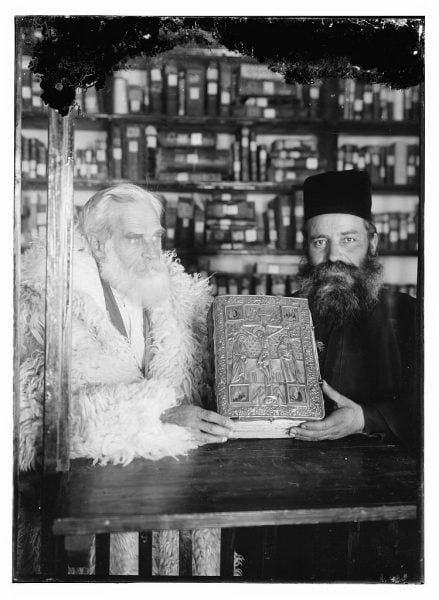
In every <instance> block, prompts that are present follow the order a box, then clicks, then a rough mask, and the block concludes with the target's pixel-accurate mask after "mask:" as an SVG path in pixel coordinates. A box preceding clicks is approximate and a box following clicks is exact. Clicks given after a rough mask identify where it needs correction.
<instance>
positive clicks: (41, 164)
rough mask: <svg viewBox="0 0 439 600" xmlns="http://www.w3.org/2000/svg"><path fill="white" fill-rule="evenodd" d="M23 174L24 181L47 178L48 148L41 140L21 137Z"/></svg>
mask: <svg viewBox="0 0 439 600" xmlns="http://www.w3.org/2000/svg"><path fill="white" fill-rule="evenodd" d="M21 174H22V177H23V178H24V179H44V178H45V177H47V147H46V145H45V144H44V143H43V142H42V141H41V140H39V139H37V138H28V137H25V136H22V137H21Z"/></svg>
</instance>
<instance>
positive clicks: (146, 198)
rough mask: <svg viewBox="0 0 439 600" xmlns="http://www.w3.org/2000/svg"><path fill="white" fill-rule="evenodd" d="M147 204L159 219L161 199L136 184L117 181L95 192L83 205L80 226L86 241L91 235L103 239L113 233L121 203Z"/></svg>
mask: <svg viewBox="0 0 439 600" xmlns="http://www.w3.org/2000/svg"><path fill="white" fill-rule="evenodd" d="M128 203H131V204H136V203H137V204H147V205H149V206H152V208H153V209H154V210H155V212H156V213H157V216H158V218H159V219H160V218H161V216H162V213H163V205H162V203H161V201H160V200H159V199H158V198H157V197H156V196H154V194H151V192H147V191H146V190H144V189H143V188H141V187H139V186H138V185H134V184H132V183H118V184H116V185H112V186H110V187H108V188H106V189H105V190H100V191H99V192H96V194H94V195H93V196H92V197H91V198H90V200H88V201H87V203H86V204H85V205H84V207H83V209H82V214H81V218H80V227H81V229H82V231H83V233H84V234H85V236H86V237H87V239H88V241H89V242H90V239H91V238H92V237H95V238H97V239H98V240H100V241H105V240H106V239H108V238H109V237H111V236H112V235H113V232H114V226H115V223H116V219H117V217H118V215H119V214H120V213H119V211H120V209H121V205H123V204H128Z"/></svg>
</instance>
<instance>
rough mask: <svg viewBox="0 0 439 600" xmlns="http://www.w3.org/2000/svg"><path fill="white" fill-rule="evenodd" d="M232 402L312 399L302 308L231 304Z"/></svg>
mask: <svg viewBox="0 0 439 600" xmlns="http://www.w3.org/2000/svg"><path fill="white" fill-rule="evenodd" d="M226 332H227V338H226V339H227V344H226V347H227V368H228V378H227V379H228V382H229V386H228V388H229V389H228V392H229V400H230V402H231V403H233V404H235V405H236V404H240V405H242V406H252V407H259V406H260V407H268V406H273V407H276V406H277V407H282V406H284V407H286V406H288V405H303V404H305V403H307V401H308V397H307V390H306V383H307V381H306V368H305V361H304V353H303V348H302V341H301V336H300V320H299V314H298V309H297V308H292V307H290V306H282V305H273V306H268V305H236V306H234V305H231V306H227V307H226Z"/></svg>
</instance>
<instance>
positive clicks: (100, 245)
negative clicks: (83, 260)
mask: <svg viewBox="0 0 439 600" xmlns="http://www.w3.org/2000/svg"><path fill="white" fill-rule="evenodd" d="M90 247H91V250H92V252H93V256H95V257H96V258H98V259H102V258H104V257H105V242H103V241H102V240H100V239H99V238H97V237H95V236H92V237H90Z"/></svg>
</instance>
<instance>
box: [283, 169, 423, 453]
mask: <svg viewBox="0 0 439 600" xmlns="http://www.w3.org/2000/svg"><path fill="white" fill-rule="evenodd" d="M371 204H372V202H371V185H370V179H369V175H368V174H367V172H365V171H342V172H328V173H323V174H320V175H314V176H312V177H309V178H308V179H306V181H305V183H304V208H305V219H304V221H305V230H304V233H305V251H306V260H305V261H304V262H303V263H302V264H301V266H300V269H299V276H300V284H301V289H300V291H299V292H298V293H297V294H296V295H298V296H301V297H305V298H308V301H309V305H310V310H311V313H312V317H313V321H314V326H315V337H316V342H317V347H318V348H319V349H320V352H319V362H320V370H321V375H322V378H323V380H324V383H323V393H324V395H325V398H326V406H327V409H328V410H327V416H326V418H325V419H324V420H323V421H319V422H308V423H304V424H302V425H300V426H299V427H295V428H293V429H292V430H291V435H292V436H293V437H295V438H296V439H301V440H311V441H313V440H323V439H336V438H341V437H345V436H347V435H351V434H355V433H364V434H369V435H374V436H379V437H381V438H382V439H385V440H394V441H395V440H396V441H399V442H400V443H403V444H404V445H408V446H410V447H413V445H414V444H416V442H417V438H418V434H419V413H420V410H419V400H418V399H417V397H416V396H417V391H418V390H417V385H416V382H417V370H416V363H417V361H416V350H417V344H418V340H417V337H418V336H417V318H416V301H415V299H414V298H412V297H411V296H409V295H407V294H402V293H399V292H394V291H390V290H389V289H387V288H386V287H385V286H384V285H383V284H382V266H381V264H380V262H379V260H378V258H377V246H378V236H377V233H376V229H375V227H374V225H373V223H372V220H371Z"/></svg>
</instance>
